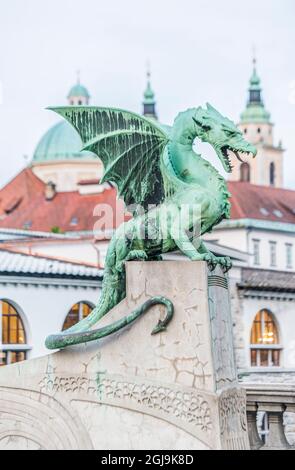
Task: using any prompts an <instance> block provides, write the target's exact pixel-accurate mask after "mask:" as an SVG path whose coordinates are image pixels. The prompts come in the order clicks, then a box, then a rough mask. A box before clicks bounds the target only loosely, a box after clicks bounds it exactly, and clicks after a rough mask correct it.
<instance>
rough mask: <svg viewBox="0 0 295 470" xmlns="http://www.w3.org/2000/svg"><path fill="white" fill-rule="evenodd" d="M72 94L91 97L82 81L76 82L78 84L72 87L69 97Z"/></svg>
mask: <svg viewBox="0 0 295 470" xmlns="http://www.w3.org/2000/svg"><path fill="white" fill-rule="evenodd" d="M71 96H83V97H84V98H90V95H89V93H88V90H87V88H86V87H85V86H83V85H81V83H76V85H74V86H73V87H72V88H71V89H70V91H69V94H68V96H67V98H70V97H71Z"/></svg>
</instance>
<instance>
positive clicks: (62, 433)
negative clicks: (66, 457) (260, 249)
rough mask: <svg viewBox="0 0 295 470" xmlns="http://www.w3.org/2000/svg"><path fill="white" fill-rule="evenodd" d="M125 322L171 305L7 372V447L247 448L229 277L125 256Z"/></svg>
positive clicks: (2, 441) (3, 426)
mask: <svg viewBox="0 0 295 470" xmlns="http://www.w3.org/2000/svg"><path fill="white" fill-rule="evenodd" d="M126 269H127V297H126V299H125V300H123V301H122V302H121V303H120V304H119V305H118V306H117V307H115V308H114V309H113V310H111V311H110V312H109V313H108V314H107V315H106V316H105V317H104V318H103V320H102V321H101V325H105V324H108V323H111V322H113V321H114V320H118V319H119V318H121V317H122V316H123V315H126V313H128V312H130V311H131V310H132V309H133V308H134V307H136V306H138V305H140V304H141V303H142V302H144V301H145V300H147V299H148V298H150V297H152V296H155V295H163V296H166V297H168V298H169V299H170V300H171V301H172V302H173V303H174V305H175V314H174V318H173V320H172V322H171V323H170V324H169V326H168V329H167V331H165V332H163V333H160V334H158V335H155V336H152V335H151V334H150V333H151V331H152V329H153V327H154V326H155V324H156V323H157V321H158V319H159V317H163V316H164V314H165V312H164V307H163V306H154V307H153V308H152V309H151V310H150V311H148V312H146V313H145V314H144V316H143V317H141V318H140V319H139V320H137V321H136V322H135V323H134V324H133V325H130V326H129V327H127V328H125V329H124V330H122V331H121V332H119V333H116V334H114V335H113V336H111V337H108V338H105V339H103V340H100V341H97V342H94V343H89V344H87V345H81V346H75V347H72V348H69V349H66V350H63V351H59V352H56V353H54V354H49V355H47V356H44V357H41V358H38V359H33V360H30V361H27V362H24V363H20V364H16V365H13V366H9V367H6V368H2V370H1V371H0V415H1V417H2V419H1V423H0V448H43V449H89V448H93V449H116V448H120V449H227V448H230V449H245V448H249V443H248V434H247V424H246V397H245V391H244V390H242V389H241V388H240V387H239V385H238V382H237V375H236V367H235V361H234V353H233V338H232V324H231V316H230V307H229V295H228V286H227V278H226V276H224V274H223V273H222V271H221V269H220V268H216V269H215V271H214V272H208V270H207V265H206V263H203V262H191V263H188V262H186V261H164V262H130V263H127V267H126Z"/></svg>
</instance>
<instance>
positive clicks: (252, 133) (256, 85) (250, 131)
mask: <svg viewBox="0 0 295 470" xmlns="http://www.w3.org/2000/svg"><path fill="white" fill-rule="evenodd" d="M238 127H239V128H240V130H241V131H242V132H243V134H244V136H245V139H246V140H248V141H249V142H251V143H252V144H254V145H255V146H256V147H257V150H258V153H257V156H256V158H255V159H251V158H247V161H245V162H244V163H240V162H235V166H234V170H233V172H232V173H231V174H230V176H229V180H230V181H246V182H249V183H252V184H257V185H262V186H273V187H276V188H281V187H283V153H284V150H283V148H282V144H281V143H279V144H278V145H275V143H274V137H273V128H274V125H273V123H272V122H271V119H270V113H269V112H268V111H267V110H266V109H265V106H264V102H263V99H262V88H261V81H260V78H259V76H258V74H257V70H256V59H255V58H254V59H253V71H252V75H251V78H250V82H249V89H248V101H247V105H246V109H245V110H244V111H243V112H242V114H241V117H240V122H239V124H238Z"/></svg>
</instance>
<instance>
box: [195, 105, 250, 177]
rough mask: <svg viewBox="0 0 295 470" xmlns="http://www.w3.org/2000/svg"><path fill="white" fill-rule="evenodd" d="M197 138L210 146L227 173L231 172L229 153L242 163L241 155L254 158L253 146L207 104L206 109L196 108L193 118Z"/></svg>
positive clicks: (228, 121)
mask: <svg viewBox="0 0 295 470" xmlns="http://www.w3.org/2000/svg"><path fill="white" fill-rule="evenodd" d="M193 120H194V122H195V125H196V126H197V136H198V137H199V138H200V139H201V140H202V142H208V143H209V144H211V145H212V147H213V148H214V150H215V151H216V153H217V156H218V158H219V159H220V161H221V163H222V165H223V168H224V169H225V171H226V172H227V173H230V172H231V171H232V168H233V166H232V163H231V153H232V154H234V155H235V156H236V157H237V159H238V160H240V161H241V162H243V160H242V157H241V155H242V154H246V155H249V154H252V155H253V157H255V156H256V154H257V150H256V147H254V145H252V144H250V143H249V142H247V141H246V140H245V139H244V137H243V134H242V132H241V131H240V130H239V129H238V128H237V127H236V126H235V124H234V123H233V122H232V121H230V120H229V119H227V118H226V117H224V116H222V115H221V114H220V113H219V112H218V111H217V110H216V109H215V108H213V106H211V105H210V104H209V103H207V109H203V108H198V109H197V110H196V113H195V115H194V116H193Z"/></svg>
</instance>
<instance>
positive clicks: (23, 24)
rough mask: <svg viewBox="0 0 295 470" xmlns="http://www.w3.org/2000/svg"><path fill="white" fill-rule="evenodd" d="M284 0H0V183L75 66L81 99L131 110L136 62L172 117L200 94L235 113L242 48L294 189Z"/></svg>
mask: <svg viewBox="0 0 295 470" xmlns="http://www.w3.org/2000/svg"><path fill="white" fill-rule="evenodd" d="M294 21H295V2H294V0H247V1H237V0H222V1H220V0H211V1H210V2H209V1H208V0H123V1H122V0H121V1H120V0H108V1H105V0H103V1H102V0H83V1H81V0H6V1H4V0H0V82H1V88H2V102H1V104H0V157H1V161H0V185H3V184H4V183H5V182H6V181H7V180H8V179H9V178H11V177H12V176H14V175H15V174H16V173H17V172H18V171H19V170H20V169H21V168H23V167H24V166H25V164H26V163H25V159H24V156H25V155H27V157H28V158H29V159H31V158H32V155H33V152H34V148H35V147H36V145H37V143H38V140H39V139H40V137H41V136H42V135H43V133H44V132H45V131H46V130H47V129H48V128H49V126H51V125H52V124H54V123H55V122H56V121H57V120H58V118H57V117H56V116H55V115H54V114H53V113H52V112H50V111H46V110H45V107H46V106H49V105H62V104H65V102H66V98H65V97H66V95H67V93H68V91H69V89H70V87H71V86H72V85H73V84H74V83H75V81H76V71H77V70H78V69H79V70H80V71H81V82H82V83H83V84H85V85H86V86H87V88H88V89H89V91H90V94H91V96H92V98H91V103H92V104H97V105H105V106H116V107H121V108H126V109H130V110H133V111H137V112H141V101H142V93H143V90H144V87H145V70H146V63H147V61H149V62H150V64H151V69H152V85H153V88H154V90H155V92H156V97H157V103H158V114H159V118H160V120H161V121H162V122H165V123H171V121H172V120H173V119H174V117H175V116H176V114H177V113H178V112H179V111H181V110H185V109H186V108H187V107H192V106H198V105H200V104H201V105H202V104H204V103H205V102H206V101H209V102H210V103H211V104H213V105H214V106H216V107H217V108H218V109H219V110H220V111H221V112H222V113H223V114H226V115H227V116H228V117H230V118H232V119H233V120H235V121H237V120H238V118H239V114H240V112H241V111H242V110H243V108H244V106H245V102H246V89H247V86H248V80H249V76H250V74H251V57H252V48H253V45H255V47H256V51H257V60H258V72H259V75H260V76H261V79H262V85H263V92H264V93H263V95H264V100H265V104H266V107H267V109H268V110H269V111H270V112H271V115H272V120H273V122H274V123H275V124H276V127H275V138H276V141H278V139H282V140H283V145H284V146H285V147H286V148H287V152H286V158H285V185H286V186H288V187H293V188H295V53H294V45H295V28H294Z"/></svg>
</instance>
